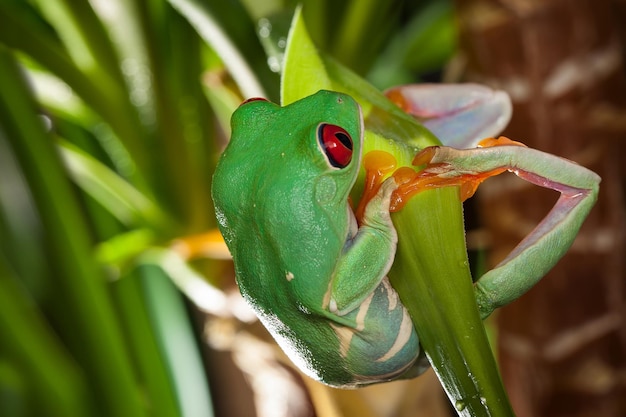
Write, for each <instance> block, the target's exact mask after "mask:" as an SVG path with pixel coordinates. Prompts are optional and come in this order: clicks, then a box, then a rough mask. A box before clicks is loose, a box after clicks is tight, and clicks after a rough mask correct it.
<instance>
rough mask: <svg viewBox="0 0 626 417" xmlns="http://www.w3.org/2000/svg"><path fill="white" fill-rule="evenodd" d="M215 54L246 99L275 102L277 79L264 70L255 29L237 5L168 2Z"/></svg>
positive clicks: (195, 0) (182, 0)
mask: <svg viewBox="0 0 626 417" xmlns="http://www.w3.org/2000/svg"><path fill="white" fill-rule="evenodd" d="M169 3H170V4H171V5H172V6H173V7H174V8H175V9H176V10H178V12H179V13H180V14H182V15H183V16H185V18H186V19H187V20H188V21H189V23H190V24H191V25H192V26H193V27H194V28H195V29H196V30H197V31H198V34H199V35H200V36H201V37H202V38H203V39H204V41H205V42H207V44H209V45H211V47H212V48H213V49H214V50H215V51H216V52H217V53H218V55H219V56H220V57H221V58H222V60H223V61H224V64H225V65H226V67H227V68H228V70H229V72H230V74H231V75H232V76H233V78H234V79H235V82H236V83H237V85H238V86H239V88H240V89H241V92H242V94H243V95H244V96H245V97H267V98H269V99H271V100H276V99H277V92H278V89H277V87H278V75H277V74H274V73H272V72H271V71H270V70H269V67H268V66H267V62H266V57H265V54H264V53H263V49H262V48H261V44H260V43H259V40H258V38H257V36H256V34H255V33H254V30H253V28H254V27H255V26H254V25H253V24H252V22H250V19H249V17H248V15H247V12H246V10H245V9H244V8H243V7H242V6H241V4H239V2H236V1H231V2H221V3H213V2H204V1H200V0H169Z"/></svg>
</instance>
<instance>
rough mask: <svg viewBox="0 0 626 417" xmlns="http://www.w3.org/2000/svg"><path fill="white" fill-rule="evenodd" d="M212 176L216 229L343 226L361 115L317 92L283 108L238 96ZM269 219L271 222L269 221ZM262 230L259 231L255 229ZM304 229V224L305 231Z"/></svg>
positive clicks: (337, 96) (340, 97)
mask: <svg viewBox="0 0 626 417" xmlns="http://www.w3.org/2000/svg"><path fill="white" fill-rule="evenodd" d="M231 125H232V136H231V141H230V143H229V145H228V146H227V148H226V150H225V151H224V153H223V154H222V157H221V158H220V162H219V164H218V166H217V168H216V171H215V175H214V179H213V198H214V201H215V205H216V209H217V215H218V220H219V221H220V225H221V226H222V232H223V233H225V237H226V239H227V241H228V240H229V237H228V236H227V234H228V233H229V232H230V231H233V233H237V231H236V230H232V229H237V228H238V227H242V228H243V227H246V228H247V229H246V230H247V234H249V235H250V234H254V232H253V231H252V230H251V227H258V228H259V233H263V237H264V238H265V239H266V238H267V237H268V236H267V234H268V231H271V233H275V234H276V235H277V236H280V237H281V238H282V239H283V240H284V239H285V236H289V235H290V234H291V235H292V236H293V235H294V234H296V233H297V234H299V235H302V234H307V233H308V234H309V236H311V237H314V236H313V235H317V234H319V235H320V236H319V238H320V239H324V238H325V237H324V236H323V235H322V233H326V236H327V235H328V232H330V230H328V229H327V230H325V231H322V230H321V229H320V227H322V228H328V227H330V228H332V229H334V230H335V232H336V234H337V235H338V236H339V235H344V238H345V230H346V228H347V227H348V226H347V225H348V223H349V219H348V218H347V217H348V215H347V214H346V212H347V207H348V206H347V204H348V203H347V198H348V194H349V193H350V190H351V188H352V186H353V184H354V181H355V180H356V177H357V174H358V170H359V164H360V159H361V146H362V134H363V121H362V116H361V111H360V107H359V105H358V104H357V103H356V101H354V99H352V98H351V97H350V96H347V95H345V94H342V93H336V92H331V91H319V92H317V93H315V94H313V95H311V96H308V97H306V98H304V99H301V100H299V101H296V102H294V103H292V104H289V105H287V106H285V107H280V106H278V105H276V104H274V103H271V102H268V101H266V100H263V99H254V100H248V101H246V102H244V103H243V104H242V105H241V106H240V107H239V108H238V109H237V110H236V111H235V113H234V114H233V116H232V119H231ZM269 223H271V226H270V225H269ZM260 229H264V230H265V232H261V231H260ZM306 229H309V230H306Z"/></svg>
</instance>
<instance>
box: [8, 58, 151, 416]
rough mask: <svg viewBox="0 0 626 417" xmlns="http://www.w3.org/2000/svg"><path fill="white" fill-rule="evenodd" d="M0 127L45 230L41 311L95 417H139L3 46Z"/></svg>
mask: <svg viewBox="0 0 626 417" xmlns="http://www.w3.org/2000/svg"><path fill="white" fill-rule="evenodd" d="M0 129H1V130H2V131H4V132H5V133H6V136H7V138H8V141H9V144H10V146H11V148H12V149H13V151H14V152H15V155H16V157H17V160H18V162H19V164H20V166H21V167H22V169H23V171H24V176H25V178H26V181H27V183H28V186H29V188H30V189H31V190H32V193H33V201H34V202H35V206H36V209H37V212H38V214H39V216H40V217H41V223H42V226H43V230H45V233H44V234H43V236H42V239H43V240H44V245H45V249H46V255H47V262H48V272H49V275H48V278H49V279H50V280H51V282H49V283H47V287H48V288H50V289H51V290H52V291H54V293H53V294H49V296H48V297H45V302H46V305H45V309H46V311H47V312H49V314H50V315H51V317H52V321H53V322H54V323H55V326H56V331H57V332H58V334H59V335H60V336H61V337H62V338H63V340H64V342H65V344H66V346H67V349H68V351H70V352H71V354H72V355H73V357H74V358H75V360H76V361H77V363H79V364H80V365H81V367H82V370H83V372H84V373H85V374H86V375H87V376H88V380H89V383H90V388H91V392H92V393H97V396H96V397H95V398H94V399H95V400H96V401H97V404H98V407H97V408H98V409H99V410H102V411H101V412H102V413H103V415H133V416H142V415H144V410H143V407H142V404H141V401H140V397H139V392H138V391H137V389H136V386H135V384H134V379H133V374H132V372H131V366H130V358H129V357H128V356H127V352H126V350H125V345H124V341H123V339H122V336H121V332H120V328H119V326H118V323H117V321H116V316H115V313H114V311H113V306H112V303H111V298H110V294H109V293H108V291H107V288H106V282H105V281H104V277H103V276H102V274H101V271H100V269H99V266H98V265H97V264H96V263H95V261H94V259H93V256H92V252H91V250H92V244H91V242H90V239H89V237H88V234H87V227H86V224H85V222H84V218H83V217H82V215H81V212H80V209H79V206H78V202H77V201H76V198H75V196H74V194H73V193H72V188H71V185H70V183H69V182H68V180H67V178H66V177H65V172H64V169H63V167H62V165H61V162H60V160H59V158H58V155H57V153H56V150H55V148H54V146H53V143H52V140H51V138H50V137H49V135H48V134H47V133H46V132H45V131H44V129H43V125H42V123H41V120H40V119H39V118H38V117H37V113H36V106H35V103H34V102H33V101H32V98H31V92H30V91H29V90H28V88H27V86H26V84H25V80H24V79H23V78H22V73H21V72H20V70H19V68H18V66H17V64H16V62H15V61H14V59H13V57H12V55H11V54H10V53H9V52H8V51H7V50H6V49H5V48H0ZM94 328H97V329H98V331H97V332H94V331H93V329H94Z"/></svg>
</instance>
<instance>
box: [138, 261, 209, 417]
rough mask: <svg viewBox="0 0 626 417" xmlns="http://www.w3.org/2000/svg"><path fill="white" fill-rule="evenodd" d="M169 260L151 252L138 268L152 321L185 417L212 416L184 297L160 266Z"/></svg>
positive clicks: (204, 377)
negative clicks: (160, 263)
mask: <svg viewBox="0 0 626 417" xmlns="http://www.w3.org/2000/svg"><path fill="white" fill-rule="evenodd" d="M166 260H167V257H166V256H161V255H160V254H159V253H158V252H150V253H146V255H145V256H144V257H142V263H141V264H140V265H139V266H138V270H137V273H138V274H139V275H140V276H141V277H142V280H141V282H142V286H143V291H144V294H145V297H146V303H147V307H148V311H149V314H150V318H151V321H152V323H153V326H154V328H155V330H156V333H157V338H158V340H159V344H160V346H161V349H162V352H163V355H164V356H165V358H166V359H165V360H166V361H167V363H168V366H169V371H170V376H171V378H172V381H173V384H174V386H175V390H176V394H177V397H178V402H179V406H180V409H181V412H182V415H183V416H185V417H192V416H207V417H212V416H213V405H212V402H211V396H210V390H209V385H208V381H207V379H206V372H205V371H204V365H203V363H202V359H201V356H200V351H199V347H198V342H197V340H196V338H195V335H194V331H193V328H192V326H191V324H190V321H189V315H188V313H187V311H186V308H185V304H184V301H183V298H182V296H181V294H180V293H179V292H178V290H177V288H176V287H175V286H174V284H173V282H172V280H171V279H170V278H169V277H168V276H167V275H166V273H165V269H164V268H162V267H161V266H159V265H158V263H159V262H162V261H166ZM152 262H155V263H152Z"/></svg>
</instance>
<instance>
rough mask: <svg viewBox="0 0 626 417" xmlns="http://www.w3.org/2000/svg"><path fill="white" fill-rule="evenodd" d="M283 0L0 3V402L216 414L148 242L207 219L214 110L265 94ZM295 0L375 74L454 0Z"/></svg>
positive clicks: (414, 59) (314, 29) (425, 63)
mask: <svg viewBox="0 0 626 417" xmlns="http://www.w3.org/2000/svg"><path fill="white" fill-rule="evenodd" d="M295 3H296V2H293V1H270V0H268V1H253V0H247V1H241V2H239V1H235V0H226V1H221V2H209V1H201V0H170V1H169V2H166V1H158V0H153V1H142V0H130V1H126V0H93V1H91V2H86V1H81V0H33V1H22V0H3V1H2V2H0V22H2V24H1V26H0V414H1V415H3V416H5V415H6V416H30V415H50V416H85V415H89V416H97V415H102V416H105V415H106V416H141V415H154V416H157V415H161V416H178V415H181V416H183V415H184V416H191V415H211V398H210V393H209V383H208V380H207V376H206V375H205V372H204V367H203V364H202V360H201V356H200V353H199V351H198V344H197V338H198V336H197V334H196V332H195V331H194V329H193V326H192V323H191V321H190V318H189V315H188V313H187V310H186V309H185V303H184V298H183V296H182V295H181V294H180V292H179V290H178V289H177V288H176V287H175V285H174V284H173V283H172V280H171V278H172V277H171V276H170V275H168V273H167V272H166V271H167V268H166V267H165V266H164V265H162V264H160V263H159V262H160V261H159V259H161V258H159V257H154V256H152V257H150V256H145V255H146V254H147V253H150V251H152V250H154V248H158V247H167V246H168V245H169V242H171V241H172V239H175V238H177V237H179V236H185V235H189V234H194V233H200V232H203V231H205V230H207V229H210V228H212V227H214V226H215V219H214V214H213V210H212V205H211V201H210V195H209V190H210V181H211V174H212V172H213V168H214V165H215V162H216V160H217V157H218V155H219V151H220V148H221V146H222V145H223V143H224V142H225V140H226V139H225V138H226V137H227V135H228V129H229V126H228V118H229V116H230V113H231V112H232V110H233V109H234V108H235V107H236V106H237V105H238V103H239V101H240V100H241V99H242V98H243V97H248V96H251V95H265V96H267V97H269V98H271V99H274V100H277V99H278V96H279V73H278V71H279V70H280V63H281V58H282V52H283V50H284V46H285V45H284V42H285V38H286V35H287V30H288V27H289V22H290V19H291V16H292V14H293V10H294V8H295ZM304 3H305V7H304V13H305V18H306V20H307V24H308V26H309V28H310V30H311V33H312V35H313V37H314V39H315V41H316V42H317V45H319V46H320V48H321V49H323V50H325V51H326V52H327V53H329V54H331V55H333V56H335V57H336V58H337V59H338V60H339V61H341V62H342V63H344V64H345V65H347V66H349V67H350V68H352V69H354V70H355V71H357V72H358V73H360V74H362V75H366V76H368V77H369V78H370V80H372V81H373V82H374V83H375V84H376V85H377V86H379V87H387V86H390V85H392V84H396V83H401V82H414V81H417V80H419V79H420V77H421V76H423V75H427V76H428V75H429V74H432V73H434V72H437V71H438V70H440V69H441V67H442V65H443V64H444V63H445V62H446V61H447V60H448V59H449V57H450V56H451V54H452V53H453V51H454V47H455V45H454V39H455V33H454V24H453V22H452V10H451V5H450V3H449V1H423V2H409V1H390V2H376V1H373V0H367V1H365V0H362V1H356V0H353V1H344V2H336V1H328V0H325V1H322V0H317V1H308V2H307V1H305V2H304ZM204 272H205V278H206V280H207V281H210V282H214V283H218V282H219V276H218V274H219V268H213V269H212V268H211V267H210V265H209V267H208V268H205V269H204ZM211 383H212V384H219V381H211Z"/></svg>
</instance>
